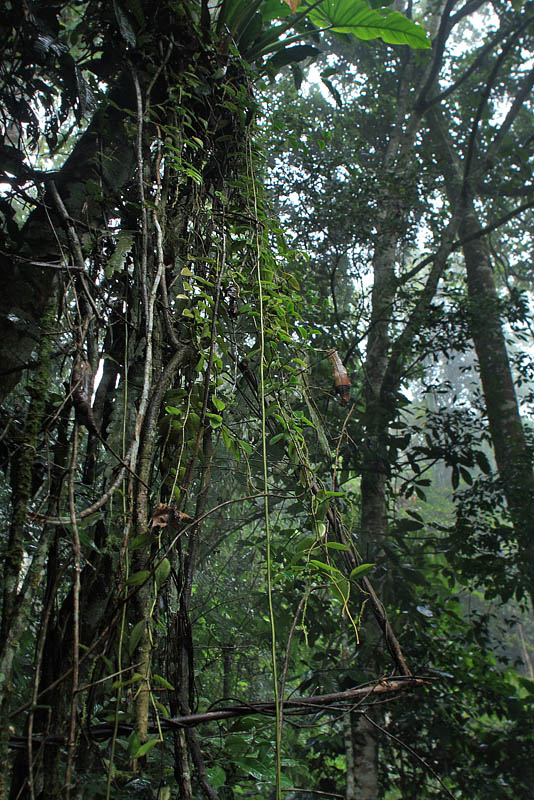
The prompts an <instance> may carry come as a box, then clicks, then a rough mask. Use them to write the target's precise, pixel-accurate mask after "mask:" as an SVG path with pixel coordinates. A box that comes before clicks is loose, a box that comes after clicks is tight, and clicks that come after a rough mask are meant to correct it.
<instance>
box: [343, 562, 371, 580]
mask: <svg viewBox="0 0 534 800" xmlns="http://www.w3.org/2000/svg"><path fill="white" fill-rule="evenodd" d="M374 566H375V565H374V564H360V566H359V567H354V569H353V570H352V571H351V573H350V575H349V578H350V580H351V581H354V580H356V578H358V579H360V578H363V576H364V575H367V573H368V572H371V570H372V569H373V567H374Z"/></svg>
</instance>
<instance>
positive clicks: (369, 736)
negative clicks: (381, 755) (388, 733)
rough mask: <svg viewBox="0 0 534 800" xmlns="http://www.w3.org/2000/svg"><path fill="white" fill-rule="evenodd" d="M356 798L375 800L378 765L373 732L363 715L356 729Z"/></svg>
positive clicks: (376, 796)
mask: <svg viewBox="0 0 534 800" xmlns="http://www.w3.org/2000/svg"><path fill="white" fill-rule="evenodd" d="M355 739H356V797H357V798H358V800H377V798H378V765H377V756H378V752H377V746H376V739H375V730H374V728H373V726H372V724H371V723H370V722H369V720H368V719H366V718H365V717H364V716H363V714H362V715H360V718H359V720H358V725H357V727H356V734H355Z"/></svg>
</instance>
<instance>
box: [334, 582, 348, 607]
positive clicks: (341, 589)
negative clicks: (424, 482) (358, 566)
mask: <svg viewBox="0 0 534 800" xmlns="http://www.w3.org/2000/svg"><path fill="white" fill-rule="evenodd" d="M330 594H331V595H332V597H333V598H335V599H336V600H339V601H340V602H341V603H343V604H345V603H346V602H347V600H348V599H349V597H350V581H348V580H347V579H346V578H337V579H336V581H335V583H332V585H331V586H330Z"/></svg>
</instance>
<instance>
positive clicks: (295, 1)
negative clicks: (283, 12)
mask: <svg viewBox="0 0 534 800" xmlns="http://www.w3.org/2000/svg"><path fill="white" fill-rule="evenodd" d="M284 3H287V4H288V6H289V8H290V9H291V13H292V14H294V13H295V11H296V10H297V8H298V7H299V5H300V0H284Z"/></svg>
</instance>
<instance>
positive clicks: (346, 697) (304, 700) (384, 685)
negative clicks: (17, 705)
mask: <svg viewBox="0 0 534 800" xmlns="http://www.w3.org/2000/svg"><path fill="white" fill-rule="evenodd" d="M426 682H427V681H426V680H423V679H422V678H413V677H411V676H406V677H398V678H393V679H389V678H383V679H380V680H379V681H377V682H375V683H371V684H367V685H366V686H359V687H357V688H354V689H347V690H346V691H344V692H334V693H333V694H321V695H312V696H311V697H298V698H291V699H288V700H284V704H283V705H284V711H285V713H286V715H287V714H312V713H315V712H317V711H318V710H320V709H328V708H329V707H332V706H334V705H336V704H338V703H343V704H345V705H347V706H348V707H349V708H350V707H351V706H354V705H355V704H357V705H360V704H362V706H363V704H365V703H366V702H367V701H369V702H373V701H374V700H375V699H376V698H377V697H380V696H382V695H392V694H397V693H399V692H403V691H407V690H411V689H416V688H419V687H421V686H423V685H424V684H425V683H426ZM336 710H339V709H336ZM364 710H365V708H364ZM274 713H275V704H274V702H265V703H240V704H236V705H234V706H229V707H225V708H220V709H217V710H213V711H204V712H202V713H199V714H188V715H186V716H183V717H170V718H169V719H160V720H159V724H158V725H156V724H154V725H152V726H150V728H149V732H150V733H159V730H161V731H170V730H176V729H177V728H188V727H195V726H196V725H201V724H203V723H208V722H216V721H218V720H224V719H232V718H235V717H246V716H252V715H255V714H264V715H266V716H272V715H273V714H274ZM133 729H134V726H133V725H130V724H125V723H120V724H119V726H118V734H119V735H123V736H124V735H126V736H128V735H129V734H130V733H131V732H132V730H133ZM113 731H114V724H113V723H112V722H104V723H101V724H98V725H91V727H90V728H89V730H88V734H89V736H90V737H91V738H92V739H93V740H97V741H104V740H105V739H108V738H109V737H111V736H112V735H113ZM32 741H33V743H34V744H35V745H42V744H58V745H64V744H65V738H64V737H63V736H54V735H52V736H34V737H33V739H32ZM27 742H28V740H27V737H25V736H11V737H10V740H9V744H10V747H11V748H18V749H20V748H21V747H26V746H27Z"/></svg>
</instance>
